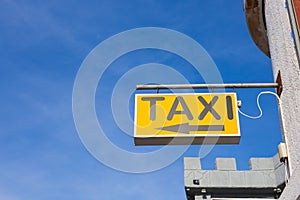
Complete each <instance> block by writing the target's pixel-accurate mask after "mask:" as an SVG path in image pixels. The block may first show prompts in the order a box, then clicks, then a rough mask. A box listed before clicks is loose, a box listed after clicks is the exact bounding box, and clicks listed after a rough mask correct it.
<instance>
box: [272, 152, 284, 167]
mask: <svg viewBox="0 0 300 200" xmlns="http://www.w3.org/2000/svg"><path fill="white" fill-rule="evenodd" d="M273 165H274V169H276V168H278V167H280V166H281V165H283V163H282V162H280V159H279V155H278V154H276V155H275V156H274V157H273Z"/></svg>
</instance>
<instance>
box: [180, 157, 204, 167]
mask: <svg viewBox="0 0 300 200" xmlns="http://www.w3.org/2000/svg"><path fill="white" fill-rule="evenodd" d="M184 169H201V163H200V158H189V157H187V158H184Z"/></svg>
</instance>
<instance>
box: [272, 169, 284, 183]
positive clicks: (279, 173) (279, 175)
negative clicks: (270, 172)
mask: <svg viewBox="0 0 300 200" xmlns="http://www.w3.org/2000/svg"><path fill="white" fill-rule="evenodd" d="M274 173H275V176H276V184H277V185H281V184H283V183H284V182H285V166H284V165H283V164H282V165H280V166H279V167H277V168H276V169H275V171H274Z"/></svg>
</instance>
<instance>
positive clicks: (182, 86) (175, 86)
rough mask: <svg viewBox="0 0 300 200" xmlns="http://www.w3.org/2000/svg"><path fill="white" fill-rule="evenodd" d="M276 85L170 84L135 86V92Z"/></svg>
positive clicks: (276, 85)
mask: <svg viewBox="0 0 300 200" xmlns="http://www.w3.org/2000/svg"><path fill="white" fill-rule="evenodd" d="M279 87H280V85H279V84H278V83H226V84H170V85H137V86H136V89H137V90H157V89H206V88H277V89H278V88H279Z"/></svg>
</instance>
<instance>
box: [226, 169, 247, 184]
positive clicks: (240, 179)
mask: <svg viewBox="0 0 300 200" xmlns="http://www.w3.org/2000/svg"><path fill="white" fill-rule="evenodd" d="M229 182H230V185H229V186H230V187H243V186H245V185H246V180H245V172H244V171H230V172H229Z"/></svg>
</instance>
